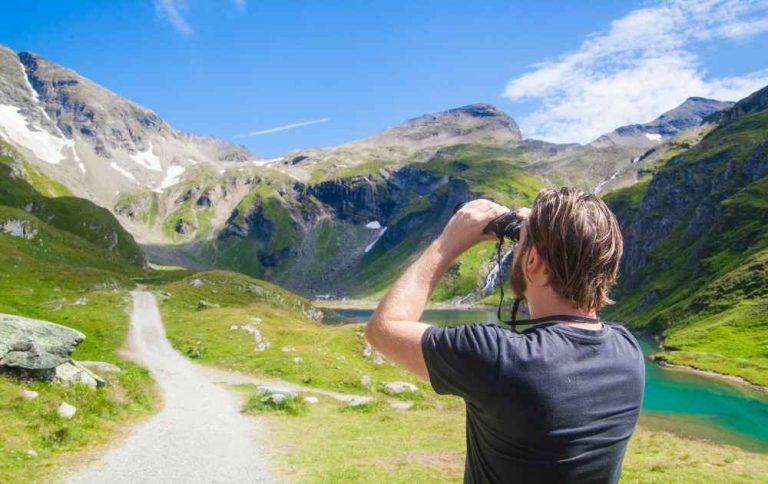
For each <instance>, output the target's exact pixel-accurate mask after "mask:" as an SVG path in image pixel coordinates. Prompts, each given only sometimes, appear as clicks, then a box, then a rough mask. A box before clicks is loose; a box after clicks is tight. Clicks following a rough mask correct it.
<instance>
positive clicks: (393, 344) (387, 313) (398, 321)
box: [365, 200, 508, 380]
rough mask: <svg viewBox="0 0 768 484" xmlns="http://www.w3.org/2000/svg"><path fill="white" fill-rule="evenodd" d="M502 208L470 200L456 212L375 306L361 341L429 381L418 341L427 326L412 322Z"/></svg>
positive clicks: (483, 238) (484, 201) (482, 201)
mask: <svg viewBox="0 0 768 484" xmlns="http://www.w3.org/2000/svg"><path fill="white" fill-rule="evenodd" d="M507 211H508V210H507V209H506V208H504V207H502V206H501V205H498V204H496V203H493V202H491V201H488V200H475V201H473V202H470V203H468V204H466V205H465V206H464V207H463V208H462V209H461V210H459V211H458V212H457V213H456V214H455V215H454V216H453V218H451V220H450V222H449V223H448V225H447V226H446V227H445V229H444V230H443V233H442V234H441V235H440V237H438V238H437V239H436V240H435V241H434V242H433V243H432V244H431V245H430V246H429V247H428V248H427V250H425V251H424V252H423V253H422V254H421V256H419V258H418V259H417V260H416V262H415V263H413V264H412V265H411V266H410V267H409V268H408V270H407V271H406V272H405V273H404V274H403V275H402V276H400V278H399V279H398V280H397V282H395V284H394V285H393V286H392V287H391V288H390V289H389V291H388V292H387V295H386V296H384V299H382V301H381V302H380V303H379V306H378V307H377V308H376V311H374V313H373V315H372V316H371V319H370V320H369V321H368V324H367V325H366V328H365V337H366V338H367V339H368V341H369V342H370V343H371V345H373V347H374V348H375V349H376V350H377V351H378V352H380V353H381V354H383V355H384V356H385V357H387V358H389V359H390V360H392V361H394V362H395V363H397V364H398V365H400V366H403V367H404V368H406V369H407V370H409V371H411V372H413V373H415V374H416V375H418V376H419V377H421V378H423V379H424V380H428V379H429V375H428V373H427V367H426V364H425V362H424V355H423V353H422V349H421V337H422V335H423V334H424V331H426V329H427V328H428V327H429V325H427V324H424V323H420V322H418V321H419V319H420V318H421V314H422V312H423V311H424V306H426V304H427V301H428V300H429V296H430V294H432V291H433V290H434V289H435V287H436V286H437V283H438V282H439V281H440V278H441V277H442V276H443V274H445V271H446V270H447V269H448V267H449V266H450V265H451V263H452V262H453V261H454V260H455V259H456V258H457V257H458V256H459V255H461V254H462V253H463V252H465V251H466V250H467V249H469V248H470V247H472V246H473V245H475V244H476V243H477V242H480V241H481V240H492V239H493V237H492V236H488V235H484V234H483V233H482V232H483V229H484V228H485V226H486V225H487V224H488V223H489V222H490V221H491V220H493V219H495V218H496V217H498V216H500V215H502V214H504V213H505V212H507Z"/></svg>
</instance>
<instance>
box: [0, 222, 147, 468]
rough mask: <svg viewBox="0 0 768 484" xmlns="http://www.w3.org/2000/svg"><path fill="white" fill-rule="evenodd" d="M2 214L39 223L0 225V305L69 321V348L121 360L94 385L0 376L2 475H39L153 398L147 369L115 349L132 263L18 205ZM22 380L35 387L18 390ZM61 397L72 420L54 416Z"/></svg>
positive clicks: (124, 321)
mask: <svg viewBox="0 0 768 484" xmlns="http://www.w3.org/2000/svg"><path fill="white" fill-rule="evenodd" d="M9 216H12V217H13V218H14V219H19V218H21V217H23V216H26V217H27V218H26V220H28V221H29V222H30V223H36V224H39V225H37V226H36V227H37V229H38V231H39V232H38V235H37V236H36V238H35V239H33V240H32V241H26V240H24V239H19V238H14V237H10V236H8V235H5V234H2V235H0V267H2V270H0V312H3V313H9V314H18V315H22V316H27V317H32V318H39V319H44V320H48V321H52V322H55V323H58V324H63V325H65V326H69V327H72V328H75V329H77V330H79V331H81V332H83V333H84V334H85V335H86V340H85V342H83V343H82V344H81V345H80V347H79V348H78V349H77V350H76V351H75V353H74V355H73V357H74V358H76V359H79V360H99V361H107V362H111V363H114V364H117V365H118V366H120V367H121V368H122V370H123V371H122V372H121V373H119V374H117V375H106V374H105V375H103V376H104V377H106V379H107V380H108V386H107V387H106V388H104V389H98V390H93V389H90V388H88V387H83V386H79V385H74V386H71V387H61V386H58V385H54V384H50V383H43V382H24V381H18V380H15V379H12V378H10V377H7V376H0V422H3V425H2V427H0V482H22V481H23V482H38V481H40V480H44V479H45V478H46V476H47V475H48V474H49V473H50V472H53V471H54V470H55V469H56V463H57V459H58V458H59V457H60V456H61V455H63V454H65V453H68V452H72V451H76V450H82V449H85V448H89V447H92V446H94V445H98V444H101V443H103V442H106V441H107V440H108V438H109V437H111V436H112V435H114V432H115V431H116V430H117V428H118V426H119V425H123V424H125V423H127V422H130V421H133V420H135V419H137V418H139V417H141V416H144V415H147V414H149V413H150V412H152V411H153V410H154V408H155V404H156V401H155V395H154V391H153V389H152V387H153V385H152V380H151V378H150V376H149V374H148V373H147V372H146V370H144V369H142V368H139V367H138V366H136V365H134V364H131V363H129V362H127V361H124V360H123V359H122V358H120V357H119V355H118V353H117V351H118V348H119V347H120V346H121V345H122V342H123V339H124V337H125V335H126V332H127V328H128V315H127V294H126V292H125V289H126V288H128V287H131V286H132V282H131V281H130V279H129V278H128V277H126V275H124V274H128V275H130V274H136V273H138V272H139V269H137V268H136V267H135V266H132V265H131V264H130V263H128V262H126V261H125V260H123V259H121V258H119V257H118V256H116V255H115V254H113V253H111V252H109V251H107V250H104V249H101V248H99V247H97V246H94V245H92V244H90V243H88V242H86V241H84V240H83V239H80V238H78V237H75V236H73V235H71V234H69V233H67V232H62V231H58V230H56V229H54V228H52V227H50V226H47V225H45V224H44V223H42V222H40V221H39V220H37V219H36V218H35V217H34V216H32V215H29V214H26V212H22V211H19V210H16V209H12V208H7V207H0V220H2V219H3V218H5V217H9ZM115 270H117V271H119V272H112V271H115ZM23 389H31V390H35V391H37V392H39V393H40V397H39V398H38V399H36V400H34V401H28V400H25V399H24V398H22V396H21V392H22V390H23ZM63 401H66V402H68V403H69V404H71V405H74V406H75V407H77V408H78V412H77V414H76V415H75V417H74V418H73V419H71V420H65V419H61V418H59V417H58V416H57V413H56V409H57V407H58V405H59V404H60V403H61V402H63ZM30 450H34V451H35V452H37V454H38V455H37V457H30V456H29V455H28V454H27V452H28V451H30Z"/></svg>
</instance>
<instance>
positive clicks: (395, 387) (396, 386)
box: [384, 381, 419, 395]
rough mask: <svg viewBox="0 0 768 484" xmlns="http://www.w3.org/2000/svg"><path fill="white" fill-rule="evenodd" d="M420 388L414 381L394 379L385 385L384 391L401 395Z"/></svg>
mask: <svg viewBox="0 0 768 484" xmlns="http://www.w3.org/2000/svg"><path fill="white" fill-rule="evenodd" d="M417 391H419V388H418V387H417V386H416V385H414V384H413V383H408V382H407V381H393V382H390V383H387V384H386V385H384V392H385V393H389V394H390V395H399V394H401V393H409V392H417Z"/></svg>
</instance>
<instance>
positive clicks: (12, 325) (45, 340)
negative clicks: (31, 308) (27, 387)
mask: <svg viewBox="0 0 768 484" xmlns="http://www.w3.org/2000/svg"><path fill="white" fill-rule="evenodd" d="M84 340H85V335H84V334H83V333H81V332H79V331H76V330H74V329H72V328H68V327H66V326H61V325H58V324H54V323H50V322H48V321H41V320H37V319H30V318H24V317H21V316H14V315H10V314H0V371H2V372H5V373H10V374H13V375H16V376H21V377H24V378H30V377H31V378H35V379H41V380H47V381H50V380H53V378H54V376H55V374H56V371H55V368H56V367H57V366H59V365H61V364H63V363H67V362H69V361H70V360H71V355H72V352H73V351H74V350H75V348H76V347H77V345H79V344H80V343H82V342H83V341H84Z"/></svg>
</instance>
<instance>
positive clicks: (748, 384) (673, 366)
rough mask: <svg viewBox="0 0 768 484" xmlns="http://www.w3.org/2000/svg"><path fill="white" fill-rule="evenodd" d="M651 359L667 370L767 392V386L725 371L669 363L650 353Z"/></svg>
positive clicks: (661, 356)
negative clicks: (719, 371)
mask: <svg viewBox="0 0 768 484" xmlns="http://www.w3.org/2000/svg"><path fill="white" fill-rule="evenodd" d="M650 358H651V360H653V362H654V363H656V364H657V365H659V366H661V367H664V368H665V369H668V370H674V371H680V372H686V373H693V374H696V375H701V376H706V377H709V378H715V379H718V380H725V381H728V382H731V383H736V384H738V385H740V386H744V387H746V388H749V389H750V390H754V391H756V392H760V393H768V387H766V386H763V385H758V384H757V383H752V382H751V381H749V380H747V379H745V378H743V377H740V376H738V375H728V374H725V373H718V372H716V371H713V370H703V369H701V368H696V367H695V366H689V365H679V364H677V363H670V362H669V361H667V360H666V359H664V355H652V356H651V357H650Z"/></svg>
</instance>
